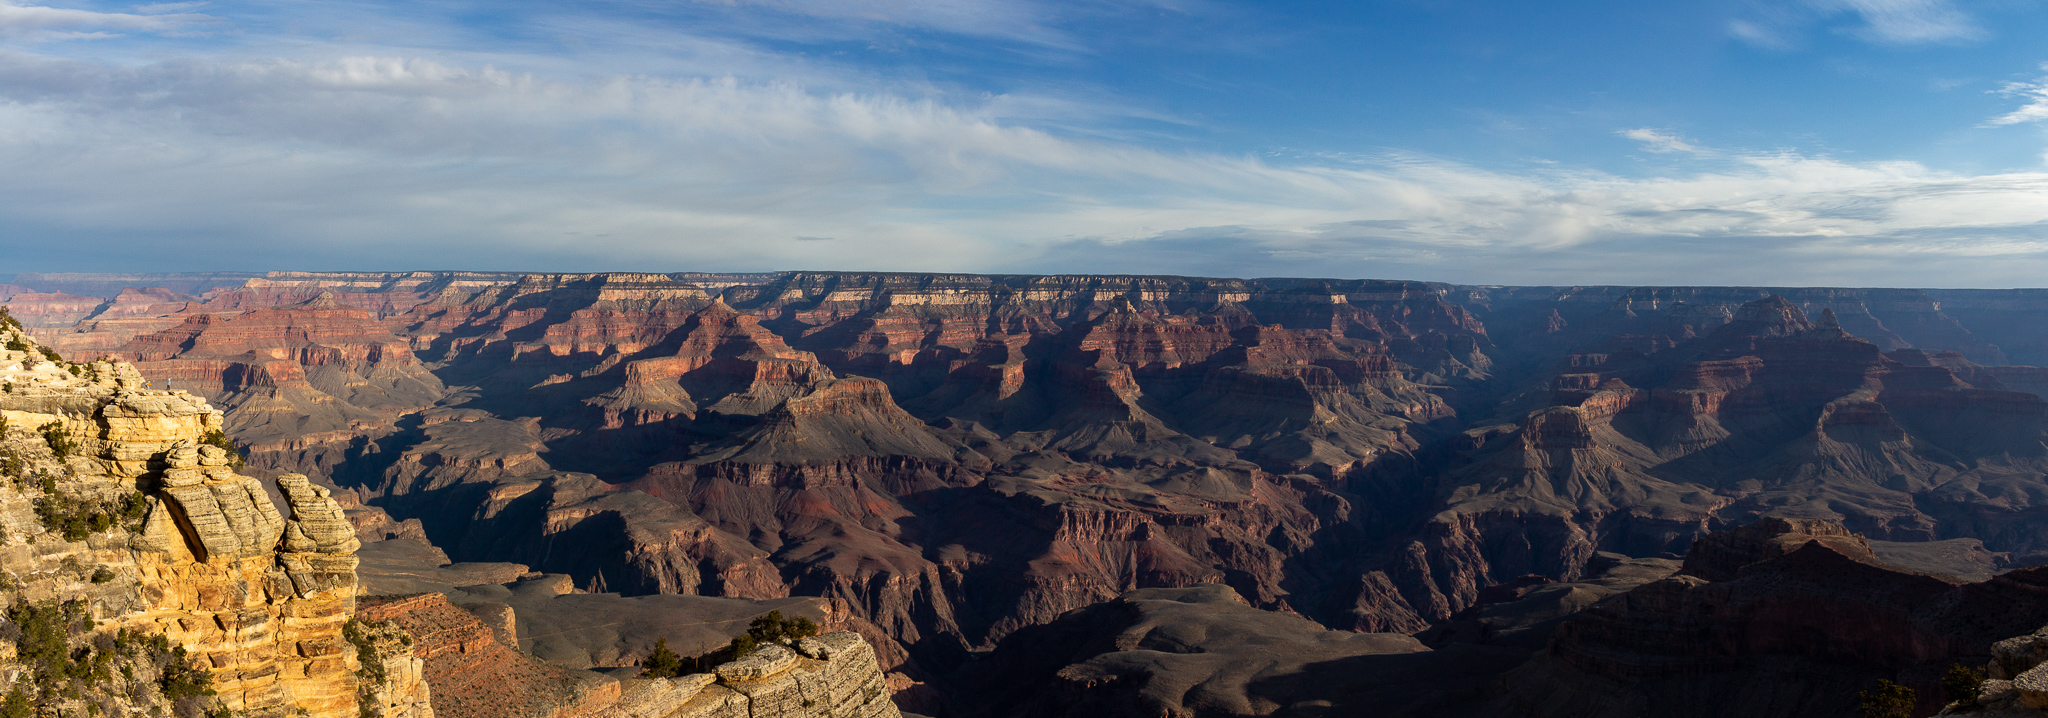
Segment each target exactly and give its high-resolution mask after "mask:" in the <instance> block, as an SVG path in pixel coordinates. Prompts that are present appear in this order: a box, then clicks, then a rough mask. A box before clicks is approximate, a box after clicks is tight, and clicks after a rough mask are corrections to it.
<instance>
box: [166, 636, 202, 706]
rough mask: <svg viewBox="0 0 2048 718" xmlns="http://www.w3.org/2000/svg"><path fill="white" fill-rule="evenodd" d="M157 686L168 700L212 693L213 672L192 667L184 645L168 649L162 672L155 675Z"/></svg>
mask: <svg viewBox="0 0 2048 718" xmlns="http://www.w3.org/2000/svg"><path fill="white" fill-rule="evenodd" d="M156 683H157V688H158V689H159V690H161V691H162V692H163V694H164V698H165V699H166V700H170V701H173V702H175V701H178V700H179V699H183V698H193V697H198V696H210V695H213V694H214V692H213V674H211V673H207V672H206V671H205V670H202V669H199V668H194V667H192V659H191V657H190V656H188V655H186V653H185V647H184V646H175V647H172V648H171V650H170V655H169V660H166V661H164V664H163V673H162V675H159V676H157V679H156Z"/></svg>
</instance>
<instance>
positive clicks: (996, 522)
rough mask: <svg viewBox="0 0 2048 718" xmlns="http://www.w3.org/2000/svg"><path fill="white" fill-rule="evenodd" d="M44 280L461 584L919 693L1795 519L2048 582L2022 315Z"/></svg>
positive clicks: (1935, 309)
mask: <svg viewBox="0 0 2048 718" xmlns="http://www.w3.org/2000/svg"><path fill="white" fill-rule="evenodd" d="M42 281H44V280H43V279H39V278H36V277H29V278H26V279H23V278H17V280H16V282H17V283H18V284H21V285H22V286H23V287H24V288H26V289H30V290H34V291H30V292H27V293H24V294H17V295H14V296H25V297H26V299H23V300H21V304H20V306H23V307H28V308H37V309H35V311H37V312H40V313H39V314H37V316H39V317H43V319H41V320H39V321H42V322H44V323H47V324H51V325H53V326H54V325H56V324H61V323H62V322H63V321H65V320H66V318H68V317H71V316H73V314H76V313H77V312H79V311H80V309H79V306H82V302H72V304H65V303H64V301H59V300H57V299H51V298H48V297H46V296H45V295H49V294H54V293H57V292H60V291H61V292H73V293H79V292H91V291H98V292H101V295H97V296H98V298H99V299H100V301H101V303H100V304H97V305H94V306H93V307H92V308H90V309H88V310H85V311H86V312H87V314H86V315H85V316H82V317H80V318H78V319H75V320H72V322H73V323H72V324H70V325H68V326H67V327H66V328H64V329H63V330H62V331H61V332H59V333H56V334H54V335H53V336H57V337H60V338H59V339H53V340H52V343H53V345H56V346H58V347H60V348H66V347H68V349H66V351H69V352H71V353H73V354H80V355H82V356H92V357H96V356H99V355H102V354H104V355H107V356H112V357H115V358H117V359H122V360H128V361H133V362H137V366H138V367H139V368H140V370H141V371H142V372H143V375H144V376H145V377H146V378H147V380H149V381H152V382H154V383H155V384H156V385H158V386H162V385H165V384H168V385H170V386H174V387H176V388H179V389H189V390H190V391H193V392H196V393H199V394H201V395H203V396H205V397H206V398H208V399H210V400H212V401H214V402H215V403H216V404H218V405H219V406H222V407H224V408H225V410H226V416H225V418H224V420H223V422H224V423H223V424H222V426H223V427H224V428H226V429H227V430H228V432H229V433H230V434H232V435H233V436H234V438H235V439H237V440H238V441H240V442H242V443H243V444H244V445H245V446H247V447H248V449H249V461H250V463H251V464H252V466H254V467H257V468H259V469H262V470H264V471H268V472H283V473H302V474H307V475H310V476H313V477H314V478H315V479H316V480H318V481H321V482H331V483H333V484H334V485H337V486H342V487H347V488H349V489H351V490H353V491H355V492H357V493H359V494H360V496H361V498H362V499H363V500H364V501H366V502H367V503H369V504H371V505H374V506H376V507H378V508H380V509H382V510H385V511H387V512H389V514H390V515H391V516H392V517H393V518H394V520H396V521H408V522H410V521H417V522H418V524H417V525H418V526H419V527H420V528H419V531H420V533H421V534H422V535H423V536H424V537H425V538H427V539H429V540H431V541H432V542H433V543H434V544H436V545H439V546H441V547H443V548H445V549H446V550H447V551H448V553H449V555H450V557H451V558H453V559H454V560H457V561H505V562H515V563H520V564H524V565H526V566H529V567H532V568H534V569H535V570H539V571H544V572H553V573H562V574H567V575H569V576H570V577H571V579H572V580H573V582H574V584H575V585H577V586H579V587H586V589H587V590H588V589H597V590H612V591H619V592H623V593H627V594H703V595H717V596H731V597H744V598H756V599H771V598H779V597H783V596H816V597H821V598H824V599H826V600H827V601H828V602H829V603H830V605H832V606H834V607H836V608H838V609H843V610H844V611H845V612H846V614H847V615H848V616H849V617H850V618H851V619H856V620H857V621H858V622H859V625H861V626H862V627H864V630H866V631H867V632H868V634H869V635H871V637H873V638H876V639H879V640H880V641H881V644H879V645H878V646H877V648H878V649H879V654H878V655H879V656H880V662H881V664H882V667H883V668H884V670H886V671H888V672H890V673H893V674H896V675H897V676H898V677H899V678H895V679H892V680H899V681H907V680H913V679H936V678H937V677H938V676H937V673H938V671H936V670H935V669H934V668H933V667H934V666H951V665H955V664H957V663H958V662H959V661H960V660H961V659H962V658H964V657H965V656H966V655H967V654H968V652H969V651H974V650H983V649H989V648H992V647H994V646H996V645H998V644H1000V643H1001V642H1002V641H1003V640H1004V639H1005V638H1006V637H1008V636H1010V635H1012V634H1014V633H1016V632H1018V631H1020V630H1023V629H1026V628H1029V627H1031V626H1037V625H1043V624H1047V623H1049V622H1052V621H1055V620H1056V619H1058V618H1059V617H1060V616H1061V615H1063V614H1065V613H1067V612H1069V611H1072V610H1076V609H1082V608H1085V607H1088V606H1091V605H1095V604H1099V603H1101V602H1104V601H1110V600H1114V599H1116V598H1117V597H1118V596H1122V595H1126V594H1127V593H1129V592H1130V591H1134V590H1141V589H1151V588H1159V589H1180V588H1187V587H1191V586H1197V585H1205V584H1219V585H1224V586H1228V587H1229V588H1230V589H1231V590H1232V591H1233V592H1234V593H1235V594H1237V595H1238V596H1240V597H1241V598H1242V599H1243V600H1244V601H1245V602H1246V604H1247V605H1249V606H1251V607H1252V608H1255V609H1260V610H1273V611H1284V612H1294V613H1297V614H1299V615H1302V616H1306V617H1308V618H1311V619H1313V620H1315V621H1316V622H1318V623H1320V624H1321V625H1323V626H1325V627H1328V628H1333V629H1346V630H1362V631H1394V632H1401V633H1422V632H1424V631H1427V630H1434V629H1445V628H1446V627H1451V626H1454V625H1456V626H1465V627H1467V628H1473V627H1475V626H1484V625H1492V624H1487V623H1485V622H1484V621H1480V622H1479V623H1472V621H1474V620H1477V619H1473V618H1472V614H1469V613H1468V612H1469V611H1473V610H1475V609H1483V608H1485V607H1487V606H1491V605H1494V604H1495V603H1497V602H1494V601H1493V600H1492V599H1491V598H1490V597H1491V596H1496V595H1497V594H1499V593H1501V592H1502V591H1519V590H1523V589H1529V588H1530V587H1533V586H1538V585H1564V584H1574V585H1588V586H1590V585H1593V583H1594V582H1595V581H1597V580H1601V579H1599V577H1598V574H1599V571H1598V570H1596V569H1595V568H1594V567H1596V566H1605V565H1608V563H1611V562H1607V560H1606V559H1602V558H1600V557H1601V556H1602V555H1603V554H1615V555H1619V556H1621V557H1623V558H1624V559H1628V560H1653V559H1654V560H1669V559H1672V558H1674V557H1676V556H1678V555H1679V554H1682V553H1684V552H1686V551H1687V550H1688V549H1689V548H1690V547H1691V546H1693V544H1694V541H1695V540H1696V539H1698V538H1700V537H1702V536H1706V535H1708V534H1710V533H1711V532H1712V531H1714V530H1715V529H1718V528H1722V527H1726V526H1729V525H1735V524H1741V523H1747V522H1751V521H1754V520H1756V519H1758V518H1761V517H1767V516H1775V517H1784V518H1788V519H1798V520H1824V521H1832V522H1836V523H1838V524H1840V525H1842V526H1844V527H1846V529H1845V530H1848V531H1852V532H1856V533H1861V534H1863V535H1866V536H1868V537H1870V538H1872V539H1875V540H1879V541H1898V542H1929V541H1942V540H1952V539H1972V540H1976V541H1979V542H1981V544H1982V547H1983V550H1984V551H1986V552H1987V554H1988V555H1992V556H1995V557H1997V560H1999V561H2005V562H2007V563H2008V564H2013V565H2020V564H2029V563H2038V562H2039V561H2038V560H2036V559H2037V558H2048V545H2042V544H2041V543H2040V539H2039V537H2038V535H2037V534H2038V532H2034V531H2030V530H2028V528H2027V527H2029V526H2031V525H2032V523H2033V522H2035V521H2037V520H2040V519H2041V518H2042V517H2043V514H2042V513H2041V512H2042V509H2041V507H2039V506H2038V505H2037V499H2036V498H2035V497H2038V496H2041V495H2044V492H2048V428H2044V427H2048V424H2044V421H2048V401H2044V400H2043V398H2042V392H2044V391H2048V373H2044V371H2048V370H2042V369H2039V368H2036V367H2032V366H2025V365H2024V363H2027V362H2044V363H2048V353H2044V350H2043V349H2042V347H2043V346H2048V340H2043V339H2042V338H2041V337H2037V336H2035V334H2034V333H2031V331H2032V330H2028V329H2026V327H2028V326H2034V325H2038V324H2040V321H2041V319H2043V318H2048V303H2042V302H2041V301H2040V297H2039V296H2036V295H2037V294H2038V293H2033V292H2028V291H2020V290H2015V291H2010V292H2003V293H2001V292H1992V291H1968V292H1966V291H1949V290H1924V291H1923V290H1910V289H1898V290H1891V289H1830V288H1788V289H1767V288H1743V287H1461V286H1454V285H1445V284H1435V283H1424V282H1403V281H1377V280H1322V279H1260V280H1240V279H1216V278H1189V277H1146V276H1071V275H1067V276H1046V275H959V274H896V273H833V272H782V273H763V274H748V275H718V274H705V273H690V274H681V273H679V274H652V273H612V274H526V275H513V274H494V273H464V272H395V273H305V272H276V273H271V274H269V275H266V276H264V277H261V278H244V279H240V280H237V281H233V282H219V283H215V284H210V285H208V286H205V287H199V286H198V285H196V284H194V285H190V286H188V285H184V284H178V285H176V286H172V285H170V284H168V283H167V284H166V285H164V286H157V287H155V288H153V289H152V288H149V287H131V286H129V285H122V286H123V287H126V288H115V290H114V291H112V292H109V291H107V288H105V287H102V288H101V289H96V290H95V289H91V286H90V285H88V284H86V283H85V282H87V279H86V278H80V277H71V278H68V279H66V280H65V281H66V282H70V283H65V284H58V283H44V284H38V283H37V282H42ZM49 281H50V282H55V280H49ZM108 281H109V282H113V281H116V280H112V279H110V280H108ZM195 281H196V280H195ZM206 281H215V280H212V279H209V280H206ZM72 296H87V295H84V294H73V295H72ZM10 301H11V300H10ZM65 301H69V300H65ZM10 306H12V304H10ZM67 312H69V313H67ZM1544 582H1548V583H1544ZM1531 590H1533V589H1531ZM1587 590H1589V591H1590V590H1593V589H1587ZM1603 590H1604V589H1603ZM1574 605H1579V604H1574ZM1461 621H1462V622H1463V623H1460V622H1461ZM1433 627H1434V629H1433ZM1460 630H1463V629H1460ZM1473 630H1479V629H1477V628H1473ZM1489 630H1490V629H1489Z"/></svg>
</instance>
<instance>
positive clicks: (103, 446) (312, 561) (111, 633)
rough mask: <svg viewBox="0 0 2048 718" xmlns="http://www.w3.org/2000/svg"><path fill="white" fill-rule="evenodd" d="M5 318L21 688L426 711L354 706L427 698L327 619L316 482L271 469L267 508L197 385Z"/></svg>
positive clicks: (259, 486)
mask: <svg viewBox="0 0 2048 718" xmlns="http://www.w3.org/2000/svg"><path fill="white" fill-rule="evenodd" d="M0 320H5V317H4V315H0ZM6 323H7V324H8V325H9V326H7V327H4V328H0V338H4V339H5V340H6V341H7V344H8V346H10V347H17V348H13V349H7V350H0V390H4V391H0V418H4V422H0V427H4V429H0V432H4V433H0V449H4V452H0V453H4V462H0V463H4V467H0V468H4V473H5V474H6V476H5V477H4V480H0V525H4V526H5V527H6V531H5V533H4V535H0V572H4V575H5V576H6V581H5V582H4V586H5V589H4V590H5V591H6V593H7V599H8V600H9V601H11V602H12V604H13V609H11V610H10V612H9V621H10V625H11V626H12V627H13V629H14V630H12V631H10V633H12V634H13V636H14V638H13V639H12V640H11V642H10V643H8V644H7V645H8V646H9V647H11V648H13V649H14V650H11V651H5V652H4V655H6V656H8V657H9V662H10V663H13V664H14V665H13V666H11V667H14V668H19V669H22V670H23V671H25V672H24V673H20V674H17V675H20V676H21V677H23V678H31V677H32V681H25V682H23V683H17V686H19V687H24V688H27V691H26V693H24V694H23V697H24V699H25V700H27V701H29V702H31V703H34V704H36V705H40V706H45V707H47V708H48V709H49V710H58V709H60V708H61V709H63V710H67V711H68V710H81V711H82V710H86V709H85V708H83V702H91V703H93V704H94V705H95V706H96V707H95V708H93V709H92V710H93V711H96V712H99V711H106V710H110V709H118V710H123V711H126V710H142V711H163V710H169V709H173V708H175V709H176V710H177V711H179V712H180V713H181V714H192V713H193V712H194V711H206V710H212V709H214V708H215V707H218V708H222V709H226V710H231V711H236V712H237V713H242V714H248V715H276V716H283V715H288V714H293V715H313V716H333V717H335V718H344V717H350V716H357V715H359V714H373V715H408V716H426V715H431V713H427V712H418V711H411V710H410V709H405V710H390V711H382V712H380V709H379V708H378V707H377V706H375V705H372V706H368V707H367V708H364V707H362V706H360V705H359V704H360V702H361V696H363V695H368V694H372V693H374V694H378V695H382V696H386V697H389V698H390V699H391V701H392V704H393V705H402V706H412V705H414V704H420V703H424V702H426V701H427V700H428V698H427V696H426V695H425V693H424V692H423V689H419V688H417V687H413V686H406V685H403V684H402V681H401V682H400V683H393V682H391V681H390V680H365V679H363V678H362V677H360V675H359V672H360V671H361V669H362V665H363V663H362V661H361V660H360V658H361V657H367V658H369V659H371V660H381V659H380V658H379V656H380V654H379V653H378V652H377V651H375V650H371V651H367V652H359V651H354V650H349V648H350V646H349V642H348V641H347V639H346V638H345V637H344V635H343V633H344V630H343V629H344V623H345V622H346V621H347V620H348V617H349V615H350V613H351V612H352V611H353V608H354V603H355V594H356V573H355V568H356V563H357V561H356V557H355V555H354V551H355V549H356V548H357V546H358V542H357V540H356V538H355V536H354V532H353V531H352V530H351V528H350V526H349V525H348V523H347V522H346V521H345V520H344V519H343V518H342V510H341V508H340V507H339V505H337V504H336V503H335V502H334V500H333V499H332V498H331V497H330V496H329V494H328V492H327V490H326V489H324V488H320V487H316V486H313V485H311V484H310V483H309V482H307V481H306V479H305V477H303V476H298V475H290V474H288V475H285V476H282V477H280V478H278V479H277V480H276V483H275V489H276V491H277V493H278V494H280V496H281V498H282V500H283V501H282V503H283V510H280V508H279V506H278V505H277V504H275V503H273V500H272V499H271V498H270V487H266V486H265V485H264V483H263V482H261V481H259V480H257V479H254V478H251V477H248V476H244V475H241V474H239V473H237V472H236V470H235V466H236V465H237V464H238V462H237V461H236V460H235V458H236V457H234V456H233V455H231V454H229V453H228V452H226V451H224V450H222V449H221V448H220V447H218V446H214V445H210V444H205V443H202V442H203V441H204V440H206V439H207V437H208V434H209V433H216V434H217V432H219V430H220V429H221V428H222V427H223V425H224V423H223V419H222V417H221V414H220V413H219V412H217V411H215V410H213V409H212V408H211V407H209V406H207V404H206V403H205V402H204V401H202V400H200V399H198V398H197V397H193V396H191V395H189V394H186V393H184V392H181V391H163V390H149V389H146V388H144V387H143V379H142V377H141V375H139V374H138V373H137V372H136V371H135V369H134V368H133V367H132V366H130V365H127V364H118V363H110V362H94V363H90V364H72V363H68V362H63V361H61V360H55V359H52V358H50V357H48V356H47V355H45V354H44V353H43V352H42V351H41V348H40V347H38V346H37V345H35V344H34V342H33V340H31V339H29V338H28V337H27V336H26V335H24V334H22V333H20V331H19V329H18V328H17V327H13V326H11V320H7V321H6ZM151 641H154V642H155V643H151ZM67 645H69V646H79V647H78V648H76V649H75V650H73V649H72V648H69V647H67ZM149 646H155V648H149ZM174 647H175V648H174ZM151 651H154V652H155V653H151ZM137 656H142V657H144V658H147V661H146V663H147V664H146V665H135V664H132V663H130V664H124V666H123V668H122V678H121V679H119V680H118V681H116V680H115V679H113V678H112V669H113V665H112V664H113V663H117V662H122V661H124V660H127V661H133V660H135V657H137ZM151 656H154V657H151ZM138 669H139V670H140V674H141V675H140V676H138V675H137V671H138ZM149 675H154V676H155V679H154V680H153V681H151V680H145V678H144V677H146V676H149ZM386 677H387V678H397V679H402V678H403V676H402V675H401V674H387V675H386ZM31 683H33V685H30V684H31ZM66 683H70V685H69V687H66V685H65V684H66ZM11 700H14V699H12V698H10V701H11ZM10 710H12V708H10Z"/></svg>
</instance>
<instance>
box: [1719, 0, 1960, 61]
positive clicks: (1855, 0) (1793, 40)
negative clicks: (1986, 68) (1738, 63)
mask: <svg viewBox="0 0 2048 718" xmlns="http://www.w3.org/2000/svg"><path fill="white" fill-rule="evenodd" d="M1843 16H1848V17H1853V18H1855V19H1856V20H1858V21H1860V23H1858V24H1853V25H1849V26H1844V27H1838V28H1837V29H1838V30H1839V31H1842V32H1846V33H1849V34H1851V35H1854V36H1856V37H1859V38H1862V39H1864V40H1866V41H1869V42H1872V43H1877V44H1881V45H1902V46H1903V45H1927V44H1935V43H1956V42H1969V41H1974V40H1981V39H1984V38H1985V37H1986V36H1987V33H1986V31H1985V30H1984V28H1983V27H1982V26H1981V25H1980V24H1979V23H1978V22H1977V20H1976V18H1974V17H1972V16H1971V15H1970V13H1968V12H1965V11H1964V10H1963V9H1962V8H1960V7H1958V6H1957V5H1956V4H1955V1H1954V0H1804V2H1800V3H1788V4H1775V3H1774V4H1768V5H1760V6H1758V7H1757V8H1755V9H1754V10H1753V12H1752V13H1751V14H1750V16H1749V17H1745V18H1739V19H1736V20H1733V21H1731V22H1730V23H1729V25H1728V32H1729V34H1730V35H1731V36H1733V37H1735V38H1736V39H1739V40H1742V41H1743V42H1747V43H1749V44H1752V45H1756V46H1759V47H1765V48H1770V49H1789V48H1791V47H1795V46H1797V45H1798V44H1799V42H1798V37H1799V35H1801V34H1802V33H1804V32H1806V30H1807V29H1808V28H1810V27H1812V26H1814V25H1816V24H1825V23H1827V22H1828V21H1829V20H1830V19H1832V18H1837V17H1843Z"/></svg>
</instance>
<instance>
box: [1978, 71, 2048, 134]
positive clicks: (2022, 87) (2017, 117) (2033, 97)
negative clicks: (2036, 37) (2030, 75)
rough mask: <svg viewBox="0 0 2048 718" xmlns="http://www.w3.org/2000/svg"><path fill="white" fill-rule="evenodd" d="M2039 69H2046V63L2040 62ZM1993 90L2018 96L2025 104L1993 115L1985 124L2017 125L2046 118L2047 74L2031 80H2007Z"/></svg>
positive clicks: (2047, 103)
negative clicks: (2002, 85) (2003, 84)
mask: <svg viewBox="0 0 2048 718" xmlns="http://www.w3.org/2000/svg"><path fill="white" fill-rule="evenodd" d="M2041 69H2042V70H2043V71H2048V63H2044V64H2042V65H2041ZM1993 92H1996V93H1997V94H2000V95H2005V96H2007V97H2017V98H2020V99H2022V100H2025V101H2026V104H2024V105H2021V106H2020V108H2019V109H2016V110H2013V111H2011V112H2008V113H2005V114H2003V115H1999V116H1997V117H1993V118H1991V119H1990V120H1987V121H1986V124H1989V125H1994V126H1995V125H2017V124H2020V123H2023V122H2040V121H2042V120H2048V75H2043V76H2041V77H2038V78H2035V79H2034V80H2033V81H2032V82H2008V83H2005V86H2004V87H2000V88H1998V89H1997V90H1994V91H1993Z"/></svg>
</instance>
